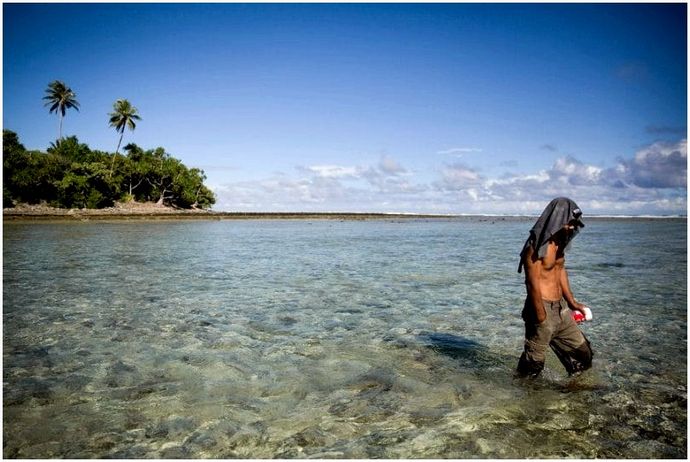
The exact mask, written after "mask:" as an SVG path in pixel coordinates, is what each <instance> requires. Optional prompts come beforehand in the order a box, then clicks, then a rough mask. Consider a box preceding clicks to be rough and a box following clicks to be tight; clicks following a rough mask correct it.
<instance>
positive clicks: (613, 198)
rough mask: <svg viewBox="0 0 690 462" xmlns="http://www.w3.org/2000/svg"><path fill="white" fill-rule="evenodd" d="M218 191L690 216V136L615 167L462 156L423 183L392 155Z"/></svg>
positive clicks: (234, 207)
mask: <svg viewBox="0 0 690 462" xmlns="http://www.w3.org/2000/svg"><path fill="white" fill-rule="evenodd" d="M215 192H216V195H217V204H216V206H215V207H214V209H215V210H222V211H266V212H271V211H305V212H306V211H309V212H311V211H320V212H403V213H447V214H462V213H467V214H538V213H540V212H541V210H542V209H543V208H544V206H545V205H546V204H547V203H548V202H549V201H550V200H551V199H552V198H554V197H557V196H568V197H571V198H572V199H574V200H575V201H576V202H577V203H578V204H579V205H580V207H582V209H583V210H584V211H585V213H586V214H592V215H597V214H598V215H607V214H612V215H686V214H687V140H686V139H682V140H680V141H677V142H668V141H659V142H656V143H653V144H651V145H648V146H645V147H643V148H641V149H640V150H638V151H637V152H636V153H635V155H634V156H632V157H630V158H619V159H618V160H617V162H616V165H614V166H613V167H607V168H604V167H600V166H595V165H589V164H586V163H584V162H581V161H580V160H578V159H577V158H575V157H574V156H571V155H566V156H562V157H559V158H558V159H556V161H555V162H554V163H553V165H552V166H551V167H550V168H548V169H543V170H539V171H535V172H531V173H529V174H514V173H513V174H506V175H503V176H501V177H500V178H490V177H487V176H484V175H483V174H482V172H481V171H480V170H478V169H475V168H473V167H471V166H469V165H468V164H466V163H463V162H460V161H458V162H454V163H450V164H444V165H443V166H441V167H440V168H439V169H438V171H437V177H436V179H435V180H433V181H430V182H420V181H418V180H416V175H415V173H414V172H412V171H410V170H409V169H407V168H406V167H405V166H403V165H402V164H401V163H400V162H399V161H397V160H396V159H395V158H394V157H392V156H389V155H385V156H382V157H381V158H380V159H379V161H378V163H375V164H372V165H311V166H296V167H295V172H293V174H292V175H290V174H286V173H276V174H274V175H272V176H271V177H268V178H265V179H261V180H257V181H245V182H235V183H228V184H223V185H221V186H219V187H217V188H215Z"/></svg>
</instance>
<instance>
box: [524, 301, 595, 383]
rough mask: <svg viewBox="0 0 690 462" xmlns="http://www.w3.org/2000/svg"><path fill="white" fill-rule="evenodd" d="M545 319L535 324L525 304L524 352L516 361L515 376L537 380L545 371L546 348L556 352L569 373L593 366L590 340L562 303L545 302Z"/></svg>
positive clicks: (534, 318) (527, 303)
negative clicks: (516, 372) (516, 373)
mask: <svg viewBox="0 0 690 462" xmlns="http://www.w3.org/2000/svg"><path fill="white" fill-rule="evenodd" d="M544 309H545V311H546V320H545V321H544V322H542V323H537V321H536V316H535V313H534V309H533V308H532V307H531V306H530V305H529V300H526V301H525V308H524V310H523V312H522V317H523V319H524V321H525V349H524V351H523V353H522V356H521V357H520V361H519V362H518V367H517V371H518V374H519V375H521V376H523V377H537V376H538V375H539V374H540V373H541V371H542V370H543V369H544V362H545V360H546V350H547V347H551V349H552V350H553V351H554V353H556V356H557V357H558V359H559V360H560V361H561V363H562V364H563V366H564V367H565V368H566V370H567V371H568V374H570V375H572V374H576V373H579V372H582V371H584V370H586V369H589V368H590V367H591V366H592V356H593V353H592V349H591V347H590V344H589V341H588V340H587V338H586V337H585V336H584V334H583V333H582V331H580V329H579V328H578V327H577V324H576V323H575V321H574V320H573V319H572V316H571V315H570V310H569V309H568V307H567V305H566V303H565V301H564V300H560V301H546V300H545V301H544Z"/></svg>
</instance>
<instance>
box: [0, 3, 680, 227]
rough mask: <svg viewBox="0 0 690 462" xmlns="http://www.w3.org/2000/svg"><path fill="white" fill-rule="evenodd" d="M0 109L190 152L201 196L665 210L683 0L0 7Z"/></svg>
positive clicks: (674, 178) (28, 121) (478, 209)
mask: <svg viewBox="0 0 690 462" xmlns="http://www.w3.org/2000/svg"><path fill="white" fill-rule="evenodd" d="M3 26H4V28H3V34H4V36H3V127H4V128H6V129H11V130H14V131H16V132H17V133H18V134H19V136H20V140H21V141H22V143H23V144H24V145H25V146H26V147H27V148H30V149H41V150H45V149H46V148H47V147H48V146H49V144H50V142H52V141H54V140H55V139H56V138H57V126H58V119H57V117H56V116H55V114H49V113H48V110H47V108H45V107H44V106H43V101H42V100H41V98H42V97H43V96H44V92H45V89H46V87H47V85H48V83H49V82H51V81H53V80H55V79H59V80H63V81H64V82H65V83H67V84H68V85H69V86H70V87H71V88H72V89H73V90H74V91H75V92H76V94H77V99H78V101H79V102H80V104H81V109H80V111H79V112H76V111H70V112H69V113H68V114H67V116H66V118H65V122H64V133H65V135H76V136H77V137H78V138H79V140H80V141H81V142H84V143H87V144H88V145H89V146H90V147H91V148H92V149H101V150H108V151H114V150H115V147H116V145H117V134H116V133H115V131H114V130H113V129H112V128H110V127H108V117H107V114H108V112H110V110H111V108H112V104H113V102H114V101H115V100H116V99H118V98H127V99H128V100H130V101H131V102H132V104H133V105H134V106H135V107H137V108H138V110H139V112H140V114H141V117H142V120H141V122H140V123H139V124H138V126H137V128H136V130H135V131H134V132H130V131H127V132H126V133H125V140H124V143H127V142H134V143H136V144H138V145H139V146H141V147H143V148H146V149H150V148H155V147H158V146H163V147H164V148H165V149H166V150H167V152H169V153H170V154H171V155H173V156H174V157H177V158H179V159H181V160H182V161H183V162H184V163H185V164H186V165H188V166H190V167H192V166H194V167H200V168H203V169H204V171H205V172H206V174H207V176H208V180H207V184H208V185H209V186H210V187H211V188H212V189H213V190H214V191H215V192H216V195H217V204H216V206H215V207H214V209H216V210H227V211H235V210H237V211H245V210H246V211H374V212H427V213H509V214H513V213H515V214H523V213H529V214H535V213H539V212H541V210H542V209H543V207H544V206H545V205H546V203H548V201H549V200H550V199H551V198H552V197H555V196H560V195H566V196H570V197H572V198H573V199H574V200H575V201H576V202H578V204H579V205H580V206H581V208H582V209H583V210H584V211H585V213H590V214H686V213H687V148H686V136H687V135H686V133H687V75H686V69H687V49H686V44H687V39H686V31H687V12H686V5H685V4H664V5H644V4H607V5H604V4H436V5H429V4H318V5H316V4H301V5H295V4H203V5H198V4H131V3H130V4H62V5H61V4H12V3H5V4H4V5H3Z"/></svg>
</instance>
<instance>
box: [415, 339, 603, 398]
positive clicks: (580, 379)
mask: <svg viewBox="0 0 690 462" xmlns="http://www.w3.org/2000/svg"><path fill="white" fill-rule="evenodd" d="M418 339H419V341H420V342H421V343H422V344H423V345H425V346H427V347H428V348H430V349H431V350H433V351H435V352H436V353H438V354H441V355H443V356H447V357H449V358H451V359H453V360H454V361H455V363H456V366H457V367H458V368H459V369H462V370H464V371H467V372H470V373H473V374H475V375H476V376H478V377H481V378H482V379H487V380H490V381H492V382H500V383H503V384H506V385H507V384H511V385H513V386H518V387H520V388H523V389H530V390H535V391H540V390H554V391H558V392H561V393H577V392H591V391H602V390H606V389H607V387H605V386H604V385H602V384H601V383H598V380H597V379H596V378H595V377H593V376H592V372H591V371H588V372H585V373H584V374H582V375H580V376H573V377H566V376H565V374H563V375H561V374H560V372H558V371H549V370H545V371H544V373H542V375H541V376H540V377H539V378H537V379H529V378H521V377H518V376H517V375H516V370H515V368H516V366H517V362H518V355H517V353H519V352H516V355H509V354H501V353H497V352H495V351H492V350H491V349H489V348H488V347H487V346H486V345H483V344H481V343H479V342H477V341H475V340H473V339H470V338H467V337H462V336H458V335H454V334H448V333H438V332H430V333H422V334H420V335H419V337H418Z"/></svg>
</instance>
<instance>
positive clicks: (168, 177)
mask: <svg viewBox="0 0 690 462" xmlns="http://www.w3.org/2000/svg"><path fill="white" fill-rule="evenodd" d="M46 93H47V95H46V96H45V97H44V98H43V99H44V100H46V101H47V102H46V106H50V110H49V111H50V113H53V112H56V113H57V114H58V116H59V118H60V125H59V130H60V131H59V137H58V139H57V140H56V141H55V142H54V143H51V145H50V147H49V148H48V149H47V152H41V151H27V150H26V148H25V147H24V146H23V145H22V144H21V143H20V141H19V137H18V136H17V134H16V133H15V132H13V131H10V130H3V132H2V139H3V148H2V153H3V191H2V193H3V204H4V207H11V206H13V205H15V204H17V203H28V204H37V203H40V202H46V203H47V204H48V205H50V206H53V207H64V208H91V209H93V208H103V207H110V206H113V205H114V204H115V202H116V201H120V202H129V201H132V200H136V201H140V202H156V203H157V204H159V205H170V206H174V207H179V208H208V207H210V206H211V205H213V204H214V203H215V197H214V195H213V192H212V191H211V190H209V189H208V188H207V187H206V186H205V185H204V181H205V180H206V176H205V175H204V172H203V170H199V169H197V168H191V169H190V168H187V167H186V166H185V165H184V164H182V162H181V161H180V160H178V159H175V158H174V157H171V156H170V154H168V153H167V152H165V149H163V148H156V149H152V150H146V151H145V150H143V149H142V148H140V147H139V146H137V145H136V144H133V143H130V144H128V145H126V146H125V147H124V150H125V151H126V153H127V155H126V156H122V155H120V158H121V160H120V161H119V162H117V163H116V162H115V161H116V158H117V156H118V155H119V150H120V145H121V143H122V137H123V135H124V131H125V128H127V127H129V129H130V130H134V128H135V127H136V124H135V121H138V120H141V117H140V116H139V115H138V111H137V109H136V108H135V107H134V106H132V105H131V103H130V102H129V101H127V100H126V99H119V100H117V101H116V102H115V104H114V106H113V112H112V113H110V114H108V115H109V117H110V126H111V127H114V128H115V130H116V131H117V132H118V133H120V139H119V141H118V143H117V149H116V150H115V153H114V154H111V153H108V152H102V151H92V150H91V149H90V148H89V147H88V146H87V145H86V144H83V143H80V142H79V140H78V139H77V137H76V136H70V137H67V138H63V137H62V120H63V118H64V116H65V113H66V111H67V109H71V108H73V109H77V110H79V103H78V102H77V100H76V94H75V93H74V92H73V91H72V90H71V89H70V88H69V87H68V86H67V85H65V84H64V83H63V82H60V81H58V80H56V81H54V82H52V83H50V84H49V85H48V89H47V90H46ZM108 166H110V168H108Z"/></svg>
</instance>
